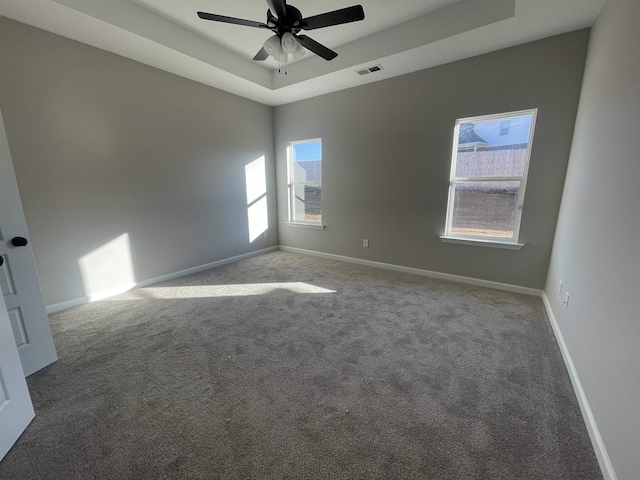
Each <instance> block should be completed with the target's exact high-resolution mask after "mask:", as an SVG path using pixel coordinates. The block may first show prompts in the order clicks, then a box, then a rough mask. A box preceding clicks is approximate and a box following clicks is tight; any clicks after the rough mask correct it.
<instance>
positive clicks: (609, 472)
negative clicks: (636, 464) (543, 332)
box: [542, 292, 618, 480]
mask: <svg viewBox="0 0 640 480" xmlns="http://www.w3.org/2000/svg"><path fill="white" fill-rule="evenodd" d="M542 301H543V302H544V307H545V309H546V310H547V315H548V316H549V323H551V328H552V329H553V333H554V334H555V336H556V341H557V342H558V346H559V347H560V352H561V353H562V358H563V359H564V363H565V365H566V367H567V371H568V372H569V378H571V384H572V385H573V389H574V391H575V393H576V397H577V398H578V404H579V405H580V411H581V412H582V417H583V419H584V423H585V425H586V426H587V431H588V432H589V437H590V438H591V443H592V444H593V450H594V451H595V453H596V457H597V458H598V463H599V464H600V470H602V476H603V477H604V479H605V480H617V479H618V477H617V476H616V472H615V470H614V469H613V465H612V464H611V459H610V458H609V454H608V453H607V449H606V447H605V445H604V441H603V440H602V436H601V435H600V430H599V429H598V425H597V424H596V419H595V418H594V416H593V412H592V411H591V407H590V406H589V401H588V400H587V395H586V393H585V391H584V389H583V388H582V383H581V382H580V378H579V377H578V371H577V370H576V367H575V365H574V364H573V360H572V359H571V354H570V353H569V348H568V347H567V344H566V343H565V341H564V337H563V336H562V331H561V330H560V326H559V325H558V320H557V319H556V316H555V314H554V313H553V310H552V309H551V303H550V302H549V297H547V294H546V293H545V292H542Z"/></svg>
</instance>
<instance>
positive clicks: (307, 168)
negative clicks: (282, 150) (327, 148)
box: [291, 141, 322, 182]
mask: <svg viewBox="0 0 640 480" xmlns="http://www.w3.org/2000/svg"><path fill="white" fill-rule="evenodd" d="M291 156H292V168H293V181H294V182H321V181H322V142H320V141H318V142H304V143H294V144H292V145H291Z"/></svg>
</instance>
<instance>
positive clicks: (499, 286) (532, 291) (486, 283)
mask: <svg viewBox="0 0 640 480" xmlns="http://www.w3.org/2000/svg"><path fill="white" fill-rule="evenodd" d="M278 248H279V249H280V250H283V251H285V252H293V253H302V254H305V255H313V256H316V257H322V258H327V259H329V260H338V261H341V262H347V263H357V264H358V265H366V266H369V267H377V268H384V269H386V270H394V271H396V272H402V273H410V274H413V275H420V276H423V277H430V278H437V279H440V280H446V281H449V282H456V283H466V284H468V285H476V286H479V287H487V288H495V289H496V290H505V291H507V292H514V293H522V294H524V295H533V296H535V297H539V296H541V295H542V290H538V289H536V288H529V287H521V286H520V285H511V284H508V283H500V282H493V281H491V280H482V279H480V278H471V277H463V276H461V275H452V274H450V273H442V272H433V271H431V270H422V269H420V268H412V267H403V266H402V265H393V264H391V263H382V262H375V261H373V260H364V259H361V258H353V257H344V256H342V255H334V254H332V253H324V252H315V251H313V250H304V249H302V248H295V247H287V246H284V245H280V246H279V247H278Z"/></svg>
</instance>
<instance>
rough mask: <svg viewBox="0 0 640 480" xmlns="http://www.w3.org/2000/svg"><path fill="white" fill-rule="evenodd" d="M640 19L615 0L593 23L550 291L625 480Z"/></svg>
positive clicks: (637, 234) (639, 430)
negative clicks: (564, 299) (560, 287)
mask: <svg viewBox="0 0 640 480" xmlns="http://www.w3.org/2000/svg"><path fill="white" fill-rule="evenodd" d="M639 24H640V2H638V1H637V0H609V2H608V3H607V4H606V6H605V8H604V10H603V12H602V14H601V15H600V18H599V19H598V22H597V23H596V25H595V27H594V29H593V35H592V38H591V44H590V46H589V55H588V59H587V66H586V70H585V76H584V84H583V89H582V95H581V99H580V108H579V112H578V118H577V120H576V129H575V134H574V142H573V146H572V150H571V157H570V160H569V167H568V170H567V179H566V184H565V188H564V195H563V199H562V207H561V210H560V217H559V222H558V228H557V232H556V239H555V243H554V248H553V254H552V257H551V264H550V269H549V277H548V282H547V286H546V290H545V293H546V295H547V296H548V298H549V300H550V304H551V306H552V310H553V312H554V314H555V316H556V318H557V319H558V323H559V326H560V329H561V331H562V334H563V337H564V339H565V342H566V344H567V346H568V349H569V351H570V354H571V357H572V359H573V362H574V364H575V367H576V370H577V372H578V376H579V378H580V381H581V383H582V386H583V388H584V390H585V393H586V395H587V398H588V401H589V404H590V406H591V409H592V411H593V414H594V416H595V420H596V423H597V425H598V428H599V430H600V433H601V434H602V437H603V440H604V443H605V446H606V448H607V450H608V453H609V456H610V457H611V461H612V463H613V466H614V468H615V471H616V473H617V476H618V478H619V479H620V480H622V479H632V478H639V475H640V456H639V455H638V453H639V449H640V313H639V312H640V296H639V293H640V287H639V286H640V253H639V252H638V247H639V246H640V213H639V210H638V208H639V207H640V188H639V185H640V149H639V148H640V147H639V145H640V143H639V142H638V128H639V127H640V56H638V45H640V30H639V29H638V25H639ZM561 280H562V281H563V283H564V286H563V290H564V291H565V292H569V294H570V300H569V304H568V308H567V309H566V310H565V309H564V308H563V306H562V296H563V295H564V294H563V295H562V296H558V294H557V290H558V285H559V282H560V281H561Z"/></svg>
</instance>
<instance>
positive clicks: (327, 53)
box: [295, 35, 338, 60]
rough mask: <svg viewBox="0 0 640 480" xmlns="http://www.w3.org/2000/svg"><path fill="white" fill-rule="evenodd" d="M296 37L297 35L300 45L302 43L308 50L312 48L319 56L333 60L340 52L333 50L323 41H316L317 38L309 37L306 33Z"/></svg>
mask: <svg viewBox="0 0 640 480" xmlns="http://www.w3.org/2000/svg"><path fill="white" fill-rule="evenodd" d="M295 37H296V40H298V42H300V45H302V46H303V47H304V48H306V49H307V50H311V51H312V52H313V53H315V54H316V55H318V56H319V57H322V58H324V59H325V60H333V59H334V58H336V57H337V56H338V54H337V53H336V52H334V51H333V50H330V49H328V48H327V47H325V46H324V45H322V44H321V43H318V42H316V41H315V40H313V39H312V38H309V37H307V36H306V35H295Z"/></svg>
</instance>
